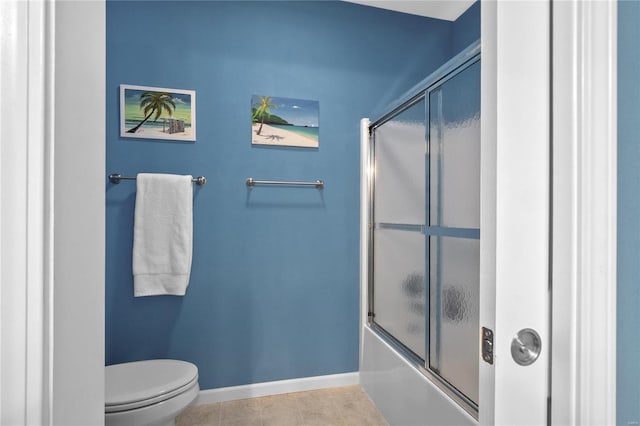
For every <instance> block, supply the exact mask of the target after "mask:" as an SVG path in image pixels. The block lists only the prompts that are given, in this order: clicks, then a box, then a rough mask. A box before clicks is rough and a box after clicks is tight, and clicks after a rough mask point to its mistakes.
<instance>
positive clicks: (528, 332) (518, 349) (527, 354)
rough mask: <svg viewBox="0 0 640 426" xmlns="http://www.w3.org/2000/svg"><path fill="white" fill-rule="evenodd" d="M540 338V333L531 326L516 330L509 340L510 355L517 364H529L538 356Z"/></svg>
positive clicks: (540, 344)
mask: <svg viewBox="0 0 640 426" xmlns="http://www.w3.org/2000/svg"><path fill="white" fill-rule="evenodd" d="M541 349H542V340H540V335H539V334H538V333H537V332H536V331H535V330H533V329H531V328H524V329H522V330H520V331H518V334H516V335H515V337H514V338H513V340H512V341H511V357H513V360H514V361H515V362H516V364H518V365H522V366H527V365H531V364H533V363H534V362H536V360H537V359H538V356H540V350H541Z"/></svg>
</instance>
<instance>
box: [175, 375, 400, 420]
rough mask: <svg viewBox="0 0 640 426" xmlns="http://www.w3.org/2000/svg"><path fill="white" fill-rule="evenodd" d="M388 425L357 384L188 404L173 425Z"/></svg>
mask: <svg viewBox="0 0 640 426" xmlns="http://www.w3.org/2000/svg"><path fill="white" fill-rule="evenodd" d="M202 425H207V426H210V425H213V426H338V425H339V426H347V425H348V426H388V425H389V424H388V423H387V421H386V420H385V419H384V417H382V415H381V414H380V412H378V410H377V409H376V407H375V405H373V403H372V402H371V400H370V399H369V398H368V397H367V395H366V394H365V393H364V391H363V390H362V388H361V387H360V386H357V385H355V386H344V387H338V388H330V389H322V390H316V391H308V392H296V393H288V394H284V395H274V396H265V397H261V398H251V399H242V400H238V401H228V402H219V403H216V404H209V405H199V406H191V407H189V408H187V409H186V410H185V412H184V413H182V414H181V415H180V416H178V418H177V421H176V426H202Z"/></svg>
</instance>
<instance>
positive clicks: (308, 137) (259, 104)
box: [251, 95, 320, 148]
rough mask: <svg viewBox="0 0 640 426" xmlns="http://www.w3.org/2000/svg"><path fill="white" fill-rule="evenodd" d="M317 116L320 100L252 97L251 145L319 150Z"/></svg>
mask: <svg viewBox="0 0 640 426" xmlns="http://www.w3.org/2000/svg"><path fill="white" fill-rule="evenodd" d="M318 117H319V103H318V101H309V100H304V99H291V98H278V97H275V96H259V95H253V96H252V97H251V143H252V144H254V145H279V146H297V147H304V148H318V143H319V137H318V136H319V131H320V126H319V118H318Z"/></svg>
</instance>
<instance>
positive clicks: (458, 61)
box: [367, 41, 481, 420]
mask: <svg viewBox="0 0 640 426" xmlns="http://www.w3.org/2000/svg"><path fill="white" fill-rule="evenodd" d="M480 57H481V54H480V41H477V42H475V43H473V44H472V45H471V46H469V47H468V48H466V49H465V50H463V51H462V52H461V53H459V54H458V55H456V56H455V57H454V58H452V59H451V60H449V61H448V62H447V63H446V64H444V65H443V66H441V67H440V68H439V69H438V70H436V71H435V72H434V73H432V74H431V75H430V76H429V77H428V78H427V79H426V80H423V81H422V82H421V83H420V84H419V85H417V86H414V87H413V88H412V89H411V90H410V91H409V93H413V95H409V96H408V97H405V98H404V99H400V100H399V101H398V102H396V104H394V105H393V106H392V107H391V108H390V110H389V112H387V113H385V114H384V115H382V116H381V117H380V118H378V119H376V120H372V121H371V122H370V124H369V127H368V130H369V137H370V139H371V144H370V149H369V158H368V169H369V170H375V158H376V153H375V146H376V144H375V136H374V130H375V129H377V128H378V127H380V126H382V125H383V124H384V123H386V122H388V121H389V120H391V119H392V118H394V117H396V116H397V115H399V114H401V113H402V112H404V111H406V110H407V109H409V108H411V107H412V106H415V105H416V104H418V103H420V102H421V101H424V102H425V112H424V113H425V117H426V120H427V121H428V117H429V111H430V99H429V95H430V93H431V92H432V91H433V90H434V89H437V88H439V87H441V86H442V85H443V84H444V83H445V82H447V81H449V80H451V79H452V78H454V77H456V76H458V75H459V74H460V73H462V72H463V71H464V70H466V69H467V68H469V67H471V66H472V65H474V64H476V63H478V62H479V61H480V59H481V58H480ZM429 140H430V136H429V138H427V143H428V142H429ZM428 170H429V168H428V167H427V172H426V173H427V176H428V173H429V172H428ZM427 179H428V177H427ZM367 183H368V185H367V186H368V190H369V191H368V192H369V193H368V221H367V222H368V244H367V247H368V253H367V263H368V265H367V269H368V273H367V276H368V283H367V288H368V291H367V325H368V326H369V327H370V328H371V329H372V330H374V331H375V332H376V333H377V334H378V335H379V336H381V337H382V338H383V340H384V341H386V342H387V343H388V344H390V345H391V346H393V347H394V349H395V350H396V351H398V352H399V353H401V354H402V355H403V356H404V357H405V358H406V359H407V360H408V361H409V362H410V363H411V364H412V365H413V366H414V367H415V368H416V369H418V370H419V371H420V372H421V373H422V374H423V375H424V376H425V377H427V378H428V379H429V380H430V381H431V382H432V383H433V384H435V385H436V386H437V387H438V388H439V389H440V390H441V391H443V392H444V393H445V394H447V395H448V396H449V397H450V398H452V399H453V400H454V401H455V402H456V403H457V404H458V405H459V406H460V407H462V408H463V409H464V410H465V411H467V412H468V413H469V414H470V415H471V416H472V417H474V418H475V419H476V420H477V419H478V404H476V403H475V402H474V401H472V400H471V399H470V398H468V397H467V396H466V395H464V394H463V393H462V392H461V391H460V390H458V389H456V388H455V387H454V386H453V385H452V384H450V383H448V382H447V381H446V380H445V379H444V378H442V377H440V376H439V375H438V374H436V373H435V372H433V371H431V370H430V369H429V368H428V365H429V350H428V348H429V327H426V328H425V341H426V348H427V349H426V350H425V359H422V358H421V357H420V356H419V355H417V354H416V353H414V352H413V351H412V350H410V349H409V348H408V347H407V346H406V345H404V344H403V343H401V342H400V341H399V340H398V339H397V338H395V337H394V336H393V335H392V334H391V333H389V332H388V331H387V330H385V329H384V328H383V327H382V326H380V325H379V324H377V323H376V322H375V306H374V297H375V295H374V291H375V289H374V231H375V224H374V217H375V178H374V176H373V174H372V173H370V174H369V176H368V182H367ZM425 201H426V210H425V212H428V211H429V201H427V200H425ZM426 214H429V213H426ZM428 227H429V226H428V225H426V224H425V225H407V224H393V225H392V224H381V225H380V227H379V228H380V229H395V230H413V231H419V232H422V234H423V235H425V236H426V237H428V234H426V233H425V229H426V228H428ZM427 241H428V238H427ZM426 246H427V256H426V257H427V258H428V257H429V254H428V253H429V248H428V246H429V243H428V242H427V243H426ZM428 274H429V273H428V271H427V273H426V275H425V276H428ZM427 282H428V279H427ZM425 291H426V292H427V294H428V292H429V287H428V285H427V286H426V289H425ZM427 300H428V299H427ZM425 317H426V320H427V322H428V315H425Z"/></svg>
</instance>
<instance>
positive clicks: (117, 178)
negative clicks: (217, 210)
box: [109, 173, 207, 186]
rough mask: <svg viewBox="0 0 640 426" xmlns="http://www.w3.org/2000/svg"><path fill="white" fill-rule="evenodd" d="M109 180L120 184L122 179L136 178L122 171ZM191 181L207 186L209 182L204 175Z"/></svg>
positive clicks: (112, 175)
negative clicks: (123, 173)
mask: <svg viewBox="0 0 640 426" xmlns="http://www.w3.org/2000/svg"><path fill="white" fill-rule="evenodd" d="M109 180H110V181H111V183H115V184H118V183H120V181H121V180H136V177H135V176H122V175H121V174H120V173H111V174H110V175H109ZM191 182H194V183H195V184H196V185H200V186H205V185H206V184H207V178H206V177H204V176H198V177H195V178H193V179H191Z"/></svg>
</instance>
